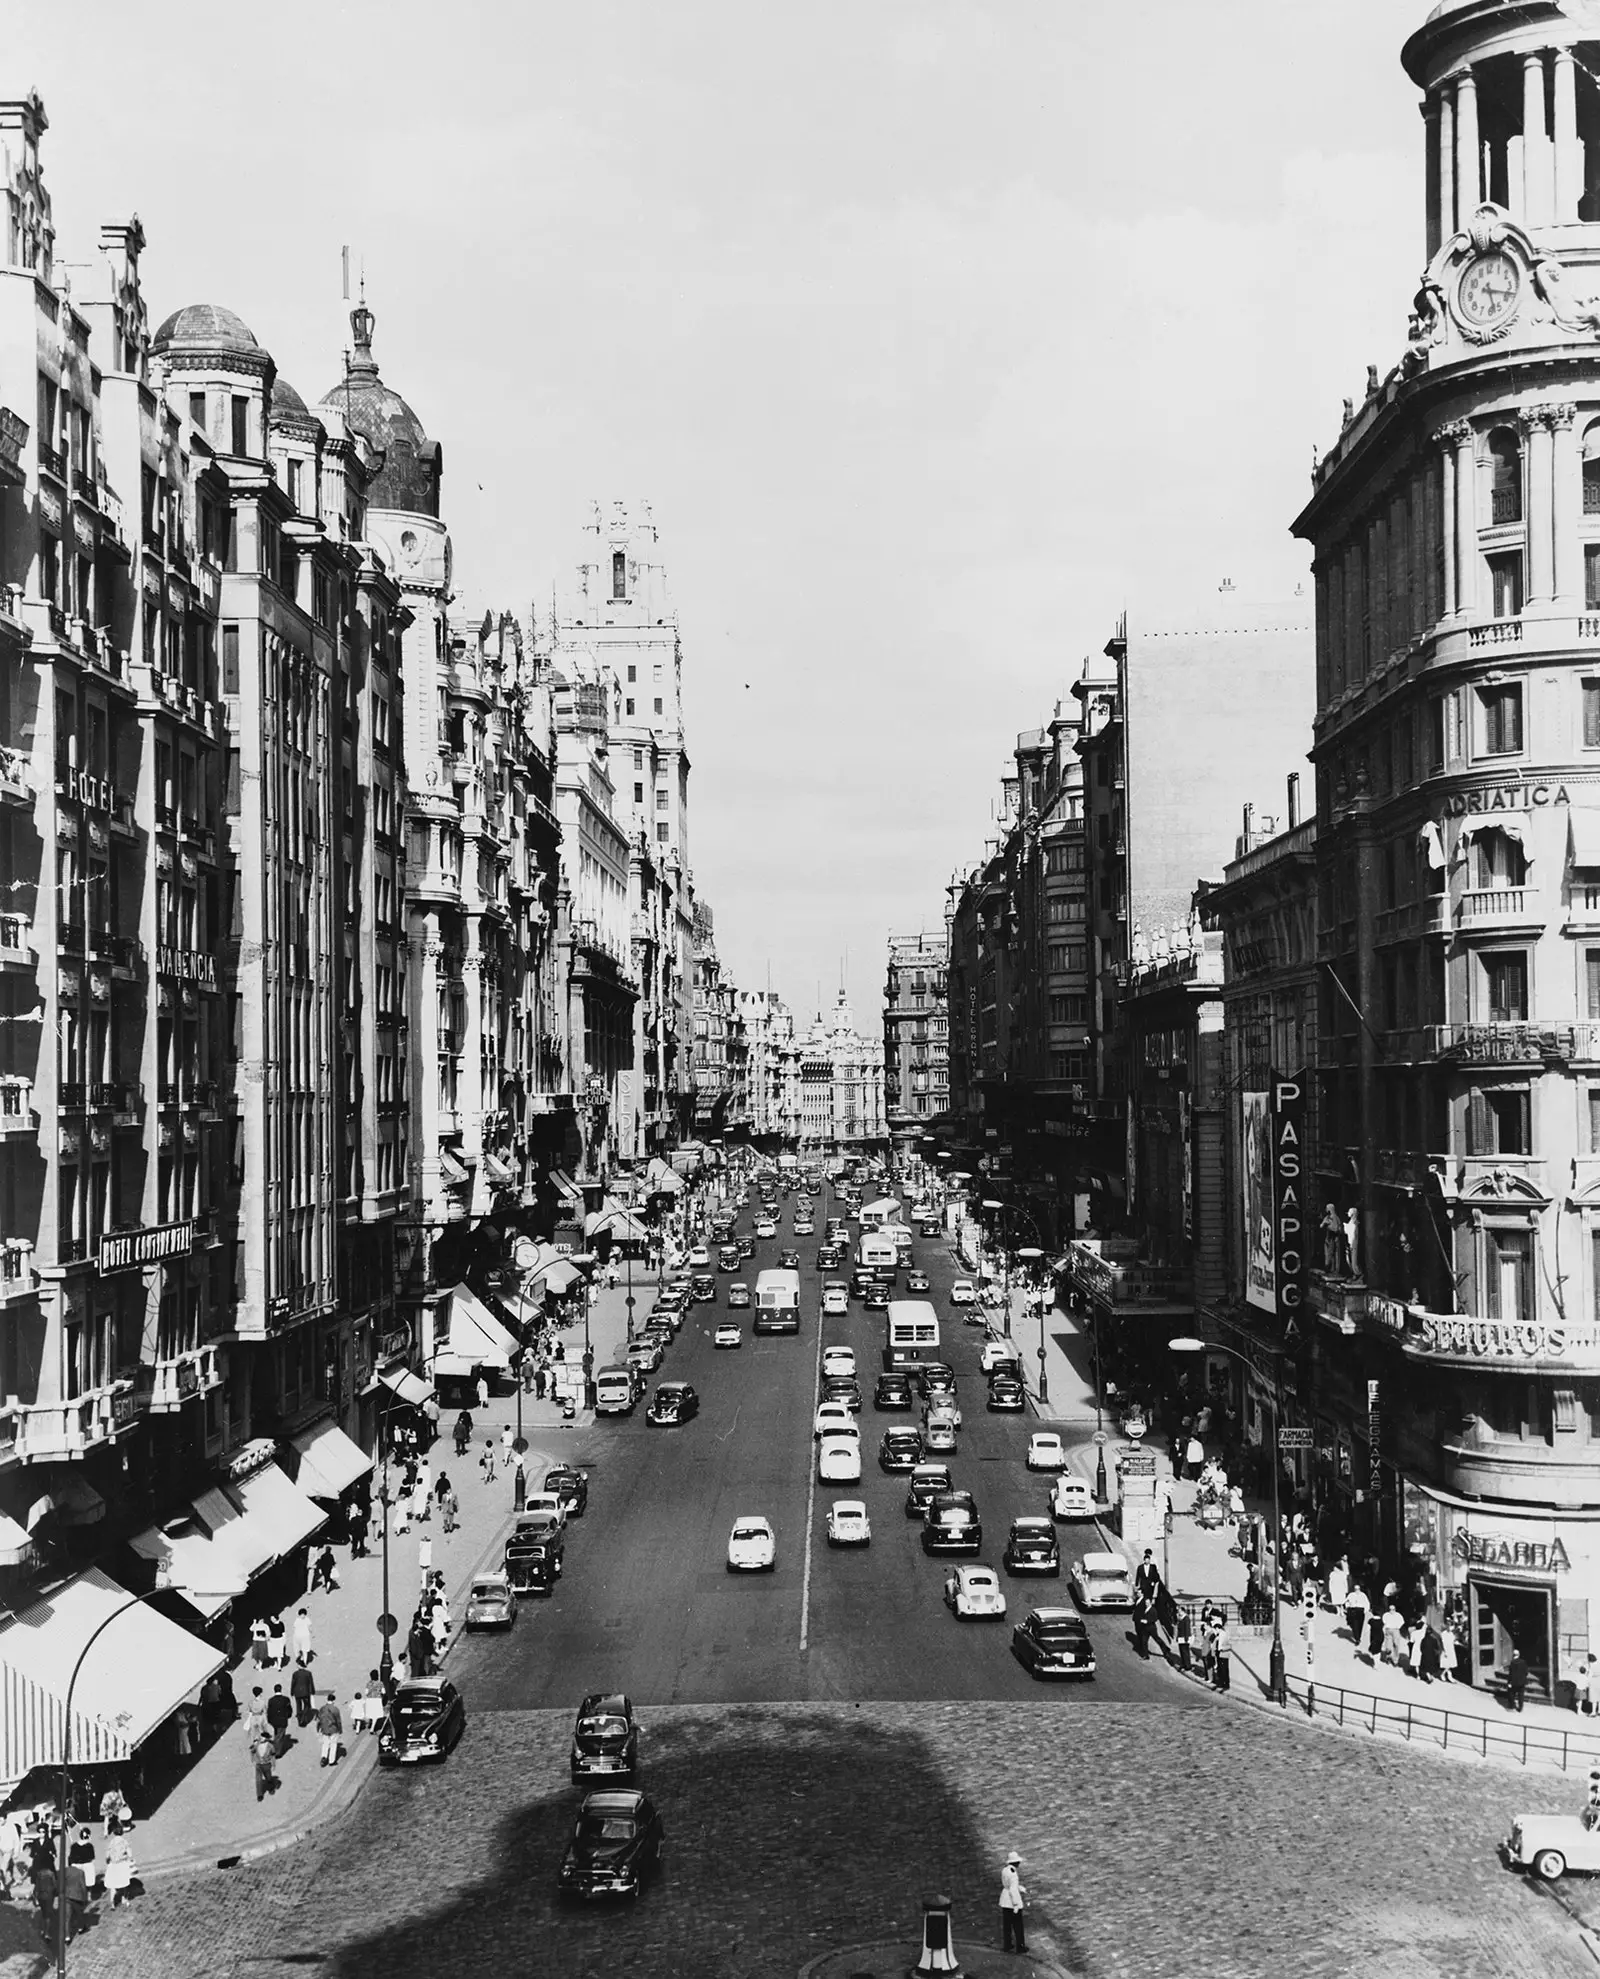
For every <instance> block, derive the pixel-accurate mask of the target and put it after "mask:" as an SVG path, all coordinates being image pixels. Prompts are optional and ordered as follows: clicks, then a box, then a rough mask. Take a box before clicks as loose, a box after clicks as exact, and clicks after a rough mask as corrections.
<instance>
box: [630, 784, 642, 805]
mask: <svg viewBox="0 0 1600 1979" xmlns="http://www.w3.org/2000/svg"><path fill="white" fill-rule="evenodd" d="M633 801H634V803H635V804H642V803H643V802H644V785H643V784H642V783H636V784H635V785H634V786H633Z"/></svg>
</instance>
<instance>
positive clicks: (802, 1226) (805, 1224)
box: [794, 1216, 817, 1237]
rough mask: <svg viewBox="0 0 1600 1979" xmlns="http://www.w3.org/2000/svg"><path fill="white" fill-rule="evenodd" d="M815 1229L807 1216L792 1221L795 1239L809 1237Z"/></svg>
mask: <svg viewBox="0 0 1600 1979" xmlns="http://www.w3.org/2000/svg"><path fill="white" fill-rule="evenodd" d="M816 1227H817V1226H816V1225H815V1224H814V1223H813V1222H812V1220H811V1218H810V1217H809V1216H797V1217H796V1218H795V1220H794V1234H795V1235H796V1236H797V1237H809V1236H811V1235H812V1234H813V1232H814V1231H815V1230H816Z"/></svg>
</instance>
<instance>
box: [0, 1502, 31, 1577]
mask: <svg viewBox="0 0 1600 1979" xmlns="http://www.w3.org/2000/svg"><path fill="white" fill-rule="evenodd" d="M32 1551H33V1541H32V1539H31V1538H30V1537H29V1536H28V1532H27V1529H26V1527H24V1526H20V1525H18V1524H17V1522H16V1520H15V1519H8V1518H6V1517H5V1516H4V1515H3V1514H0V1567H20V1566H21V1565H22V1563H23V1561H24V1560H26V1559H27V1558H28V1556H29V1555H30V1554H31V1553H32Z"/></svg>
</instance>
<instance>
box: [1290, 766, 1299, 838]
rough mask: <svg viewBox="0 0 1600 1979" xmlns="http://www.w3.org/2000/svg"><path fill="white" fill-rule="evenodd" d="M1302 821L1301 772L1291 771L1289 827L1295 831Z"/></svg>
mask: <svg viewBox="0 0 1600 1979" xmlns="http://www.w3.org/2000/svg"><path fill="white" fill-rule="evenodd" d="M1299 822H1300V772H1299V771H1298V770H1291V771H1290V772H1289V829H1290V831H1293V830H1294V828H1295V826H1296V825H1297V824H1299Z"/></svg>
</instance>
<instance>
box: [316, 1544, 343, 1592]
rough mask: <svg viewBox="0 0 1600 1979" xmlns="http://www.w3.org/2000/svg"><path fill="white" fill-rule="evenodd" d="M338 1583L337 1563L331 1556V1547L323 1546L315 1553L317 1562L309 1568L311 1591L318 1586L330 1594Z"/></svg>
mask: <svg viewBox="0 0 1600 1979" xmlns="http://www.w3.org/2000/svg"><path fill="white" fill-rule="evenodd" d="M338 1585H339V1563H338V1561H337V1560H335V1559H334V1557H333V1548H332V1547H331V1546H324V1547H323V1549H322V1551H321V1552H320V1553H319V1554H318V1555H317V1564H316V1565H315V1567H313V1568H312V1570H311V1588H312V1592H313V1593H315V1591H316V1590H317V1589H318V1588H319V1587H320V1588H321V1589H322V1590H323V1592H324V1593H326V1594H332V1592H333V1590H334V1589H335V1588H336V1587H337V1586H338Z"/></svg>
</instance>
